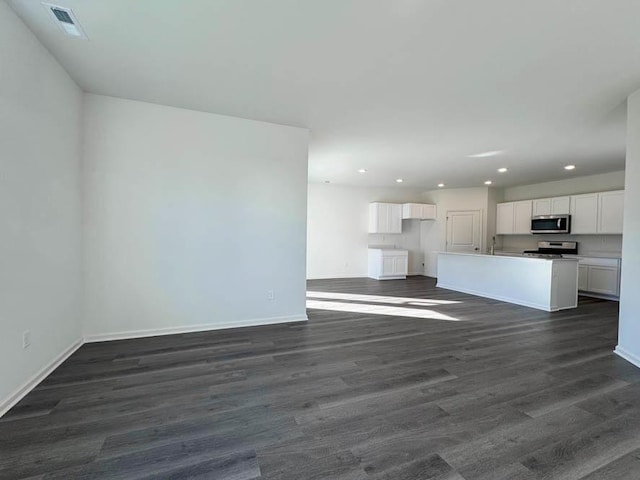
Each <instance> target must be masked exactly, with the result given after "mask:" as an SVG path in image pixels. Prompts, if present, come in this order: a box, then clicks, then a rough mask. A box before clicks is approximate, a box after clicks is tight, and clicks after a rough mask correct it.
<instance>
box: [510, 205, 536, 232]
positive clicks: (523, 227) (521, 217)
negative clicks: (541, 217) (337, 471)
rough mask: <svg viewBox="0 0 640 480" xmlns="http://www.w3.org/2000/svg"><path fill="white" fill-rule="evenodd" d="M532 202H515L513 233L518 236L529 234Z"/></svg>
mask: <svg viewBox="0 0 640 480" xmlns="http://www.w3.org/2000/svg"><path fill="white" fill-rule="evenodd" d="M531 210H532V201H531V200H526V201H524V202H515V205H514V210H513V211H514V221H513V233H515V234H519V235H525V234H527V235H530V234H531Z"/></svg>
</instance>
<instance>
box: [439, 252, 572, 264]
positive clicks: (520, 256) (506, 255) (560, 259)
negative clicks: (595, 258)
mask: <svg viewBox="0 0 640 480" xmlns="http://www.w3.org/2000/svg"><path fill="white" fill-rule="evenodd" d="M438 255H464V256H467V257H489V258H506V259H510V260H513V259H516V260H527V261H529V260H534V261H543V262H563V261H568V262H577V261H578V260H579V258H578V257H577V256H574V257H565V256H563V257H557V258H551V257H547V258H545V257H530V256H526V255H523V254H518V253H499V254H498V253H497V254H495V255H490V254H488V253H471V252H468V253H467V252H438Z"/></svg>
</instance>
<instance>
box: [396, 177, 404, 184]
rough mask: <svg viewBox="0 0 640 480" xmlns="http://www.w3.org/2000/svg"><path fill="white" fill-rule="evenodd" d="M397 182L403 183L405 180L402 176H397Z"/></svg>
mask: <svg viewBox="0 0 640 480" xmlns="http://www.w3.org/2000/svg"><path fill="white" fill-rule="evenodd" d="M396 182H398V183H402V182H404V180H403V179H402V178H396Z"/></svg>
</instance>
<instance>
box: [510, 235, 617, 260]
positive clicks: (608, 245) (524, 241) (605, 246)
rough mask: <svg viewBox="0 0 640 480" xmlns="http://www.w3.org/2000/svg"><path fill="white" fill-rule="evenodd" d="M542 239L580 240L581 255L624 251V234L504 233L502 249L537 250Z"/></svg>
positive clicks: (579, 250)
mask: <svg viewBox="0 0 640 480" xmlns="http://www.w3.org/2000/svg"><path fill="white" fill-rule="evenodd" d="M542 240H547V241H552V242H553V241H556V242H557V241H571V242H578V253H579V254H580V255H586V254H589V253H592V254H597V253H612V254H620V252H621V251H622V235H503V236H502V247H501V249H502V250H505V251H509V252H511V251H517V252H520V251H523V250H535V249H536V248H537V247H538V242H539V241H542Z"/></svg>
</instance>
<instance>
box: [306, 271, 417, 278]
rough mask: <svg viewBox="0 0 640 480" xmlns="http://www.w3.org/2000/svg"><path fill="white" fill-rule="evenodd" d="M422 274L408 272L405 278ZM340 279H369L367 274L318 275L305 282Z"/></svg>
mask: <svg viewBox="0 0 640 480" xmlns="http://www.w3.org/2000/svg"><path fill="white" fill-rule="evenodd" d="M424 276H425V274H424V272H409V273H407V277H424ZM334 278H335V279H341V278H370V277H369V275H368V274H367V273H358V274H355V273H350V274H340V273H337V274H335V275H320V276H316V277H308V278H307V280H332V279H334Z"/></svg>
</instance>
